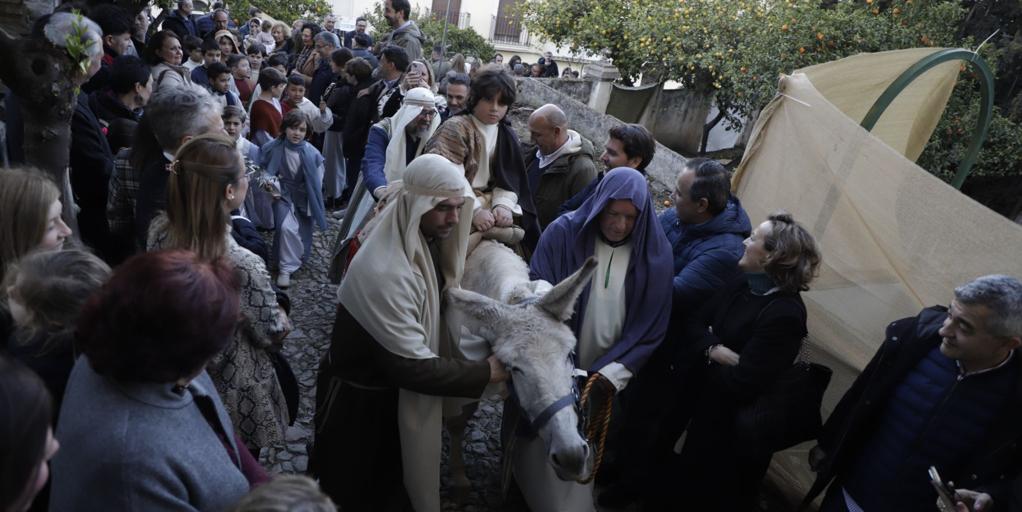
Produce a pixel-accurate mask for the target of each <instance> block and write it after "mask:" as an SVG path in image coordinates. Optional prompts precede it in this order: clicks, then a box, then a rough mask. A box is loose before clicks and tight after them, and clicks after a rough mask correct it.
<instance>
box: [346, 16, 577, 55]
mask: <svg viewBox="0 0 1022 512" xmlns="http://www.w3.org/2000/svg"><path fill="white" fill-rule="evenodd" d="M379 1H380V2H381V3H382V1H383V0H379ZM330 3H331V4H332V5H333V13H334V14H335V15H337V17H338V18H339V23H338V24H339V25H344V26H348V25H352V26H353V25H354V24H355V18H357V17H359V16H361V15H362V14H363V13H365V12H366V11H372V9H373V7H374V5H375V4H376V3H377V0H330ZM411 4H412V9H413V10H414V9H418V10H419V11H420V12H422V10H424V9H430V8H432V7H433V2H432V0H411ZM499 7H500V0H461V12H462V13H469V14H470V17H469V26H470V27H471V28H472V29H473V30H475V31H476V33H478V34H479V35H481V36H483V39H487V40H489V38H490V22H491V19H492V17H494V16H496V15H497V9H498V8H499ZM370 30H371V31H372V32H381V31H383V30H386V27H376V28H375V30H374V27H370ZM494 46H495V47H496V48H497V51H498V52H500V53H502V54H503V55H504V60H505V61H506V60H507V59H510V58H511V56H512V55H520V56H521V57H522V59H523V60H525V61H526V62H536V61H537V60H538V59H539V57H540V56H541V55H542V52H544V51H552V52H554V59H555V60H556V61H558V63H559V65H561V66H562V67H563V64H560V63H561V62H564V61H565V60H577V59H565V57H566V56H568V55H569V52H568V50H567V48H557V47H555V46H554V45H552V44H545V43H543V42H540V41H536V40H535V39H533V41H532V47H531V48H523V47H521V46H510V45H505V44H501V43H495V44H494ZM425 53H426V54H427V55H428V53H429V51H428V49H426V51H425ZM585 60H589V59H585ZM571 66H572V68H573V69H578V67H580V66H579V64H572V65H571Z"/></svg>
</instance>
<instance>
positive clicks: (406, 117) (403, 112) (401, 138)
mask: <svg viewBox="0 0 1022 512" xmlns="http://www.w3.org/2000/svg"><path fill="white" fill-rule="evenodd" d="M423 108H431V109H435V108H436V106H434V104H433V93H432V92H430V91H429V89H426V88H424V87H416V88H414V89H412V90H410V91H408V93H407V94H405V97H404V98H403V99H402V100H401V108H400V109H398V111H397V112H395V113H394V117H392V118H391V124H390V126H391V130H390V142H389V143H388V144H387V161H386V163H385V164H384V166H383V173H384V174H385V175H386V176H387V183H393V182H394V181H397V180H400V179H402V175H403V174H404V172H405V159H406V158H407V154H406V153H405V151H406V148H405V141H406V138H405V127H407V126H408V123H411V122H412V121H413V120H414V119H415V118H416V116H418V115H419V114H421V113H422V109H423ZM438 126H440V116H439V115H435V116H433V122H432V123H431V124H430V125H429V131H428V132H427V133H426V134H425V135H423V137H422V138H421V139H419V147H418V148H417V150H416V152H415V154H416V155H420V154H422V149H423V148H424V147H425V146H426V141H428V140H429V138H430V137H432V136H433V132H435V131H436V129H437V127H438Z"/></svg>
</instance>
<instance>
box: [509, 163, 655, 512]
mask: <svg viewBox="0 0 1022 512" xmlns="http://www.w3.org/2000/svg"><path fill="white" fill-rule="evenodd" d="M590 256H596V260H597V268H596V271H595V272H594V273H593V278H592V282H591V283H590V284H589V286H588V287H587V288H586V289H585V290H584V291H583V292H582V295H581V296H580V297H579V301H578V304H577V305H576V307H575V315H574V316H573V317H572V319H571V320H570V321H569V323H568V325H569V326H570V327H571V328H572V331H573V332H574V333H575V336H576V337H577V338H578V344H577V345H576V348H575V357H576V361H575V364H576V366H577V367H578V368H581V369H583V370H587V371H588V372H589V373H599V374H600V375H601V376H603V377H604V378H605V379H606V381H607V382H609V384H610V386H611V387H613V391H614V392H620V391H621V390H622V389H624V388H625V386H627V384H628V382H629V380H630V379H631V378H632V376H634V375H635V374H636V373H637V372H638V371H639V370H640V369H641V368H642V366H643V365H644V364H645V363H646V360H647V359H648V358H649V356H650V354H652V353H653V351H654V349H656V347H657V345H659V344H660V342H661V341H662V340H663V337H664V334H665V333H666V331H667V322H668V319H669V317H670V310H671V278H672V277H673V267H672V262H671V260H672V252H671V246H670V243H669V242H668V241H667V237H666V236H665V235H664V231H663V228H662V227H661V225H660V222H658V221H657V217H656V211H655V209H654V208H653V202H652V201H651V200H650V197H649V186H648V185H647V184H646V178H645V177H643V175H642V174H640V173H639V172H638V171H636V170H634V169H629V168H617V169H614V171H613V172H610V173H608V174H607V176H606V178H604V179H603V180H602V181H601V182H600V184H599V186H598V187H597V188H596V191H595V193H594V194H593V195H592V196H591V197H589V198H588V199H587V200H586V201H585V202H584V203H582V206H580V207H579V208H578V209H577V210H575V211H573V212H570V213H567V214H565V215H562V216H561V217H559V218H557V220H555V221H554V222H552V223H551V224H550V225H549V226H548V227H547V229H546V231H544V232H543V235H542V237H541V238H540V240H539V245H538V246H537V248H536V252H535V253H534V254H533V255H532V260H531V267H530V274H531V277H532V279H544V280H546V281H548V282H551V283H557V282H560V281H561V280H562V279H564V278H566V277H568V276H569V275H571V274H572V273H573V272H575V271H576V270H578V269H579V268H580V267H581V266H582V264H583V263H584V262H585V261H586V259H587V258H589V257H590ZM606 389H608V390H609V389H610V387H606ZM537 439H538V438H537ZM534 441H536V440H533V442H534ZM529 442H530V441H525V442H524V443H523V444H528V443H529ZM539 442H540V443H542V441H539ZM526 452H527V447H525V448H523V450H522V453H526ZM547 466H549V464H548V465H547ZM515 467H516V474H515V476H516V478H517V480H518V483H519V485H520V486H521V487H522V490H523V494H524V495H525V496H526V499H527V500H529V499H533V500H548V501H550V502H551V503H531V502H530V503H529V506H530V507H531V508H532V509H533V510H546V509H551V510H592V509H593V503H592V488H591V486H589V485H580V484H577V483H575V482H564V481H562V480H559V479H557V478H556V476H554V473H553V470H552V469H550V470H549V471H546V470H544V471H543V472H542V473H540V474H525V473H527V471H524V470H522V471H520V470H519V469H518V468H520V467H521V466H519V461H518V460H517V459H516V461H515ZM529 473H533V472H531V471H530V472H529ZM551 477H552V478H551Z"/></svg>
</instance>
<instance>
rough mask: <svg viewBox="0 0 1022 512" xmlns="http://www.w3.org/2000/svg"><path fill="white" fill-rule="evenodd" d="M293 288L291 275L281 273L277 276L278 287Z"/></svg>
mask: <svg viewBox="0 0 1022 512" xmlns="http://www.w3.org/2000/svg"><path fill="white" fill-rule="evenodd" d="M290 286H291V274H288V273H287V272H281V273H280V274H278V275H277V287H278V288H288V287H290Z"/></svg>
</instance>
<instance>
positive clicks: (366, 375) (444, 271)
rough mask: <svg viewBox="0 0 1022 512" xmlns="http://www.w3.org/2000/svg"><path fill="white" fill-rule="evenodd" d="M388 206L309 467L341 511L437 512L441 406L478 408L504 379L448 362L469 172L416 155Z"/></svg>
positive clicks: (326, 388)
mask: <svg viewBox="0 0 1022 512" xmlns="http://www.w3.org/2000/svg"><path fill="white" fill-rule="evenodd" d="M395 187H399V188H395ZM388 196H389V197H390V198H391V199H390V201H389V203H388V205H387V207H386V208H385V209H384V210H383V211H382V212H381V213H380V215H379V216H378V217H377V218H376V219H374V223H375V225H374V227H373V230H372V233H371V234H370V236H369V237H368V238H367V239H366V241H365V245H364V246H362V248H361V249H360V250H359V252H358V253H357V254H356V255H355V257H354V259H353V260H352V262H351V266H350V267H349V270H348V273H347V274H346V276H345V279H344V282H343V284H342V285H341V287H340V289H339V291H338V298H339V302H340V303H339V304H338V307H337V318H336V320H335V323H334V331H333V339H332V341H331V346H330V352H329V355H328V357H327V358H326V359H325V360H324V363H323V365H322V366H321V368H320V376H319V382H318V386H317V411H316V446H315V447H314V449H313V461H312V464H311V466H312V471H313V474H314V475H315V476H317V477H319V479H320V486H321V487H322V488H323V490H324V491H325V492H326V493H327V494H329V495H330V497H331V498H333V500H334V502H336V503H337V504H338V505H339V506H340V507H341V508H342V509H344V510H359V511H374V510H384V511H392V510H395V511H396V510H415V511H417V512H439V511H440V476H439V470H440V449H441V433H440V429H441V422H442V409H443V407H442V398H441V397H443V396H458V397H465V398H479V397H480V395H481V394H482V392H483V388H484V387H485V386H486V385H487V384H488V383H491V382H500V381H503V380H506V378H507V373H506V371H505V370H504V367H503V366H502V365H501V364H500V363H499V362H498V361H497V360H496V359H495V358H494V357H490V358H489V359H487V360H484V361H464V360H460V359H455V358H453V357H450V354H451V348H452V347H453V346H454V343H456V342H457V333H458V332H459V326H458V325H454V324H453V323H452V322H448V321H447V320H446V319H445V318H444V315H443V314H442V313H443V312H442V311H441V309H442V308H441V302H442V299H441V291H442V290H444V289H445V288H448V287H454V286H458V285H459V284H460V281H461V275H462V271H463V268H464V262H465V252H466V246H467V241H468V230H469V219H470V218H471V215H472V204H473V201H474V199H473V196H474V194H473V193H472V190H471V188H470V187H469V184H468V182H467V181H466V180H465V177H464V171H462V170H461V169H460V168H459V167H458V166H456V165H454V164H452V163H451V162H450V161H448V160H447V159H445V158H443V157H441V156H439V155H423V156H421V157H419V158H417V159H415V160H414V161H412V163H411V164H409V165H408V167H407V168H406V169H405V173H404V179H403V181H401V182H395V183H393V184H391V185H388Z"/></svg>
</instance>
